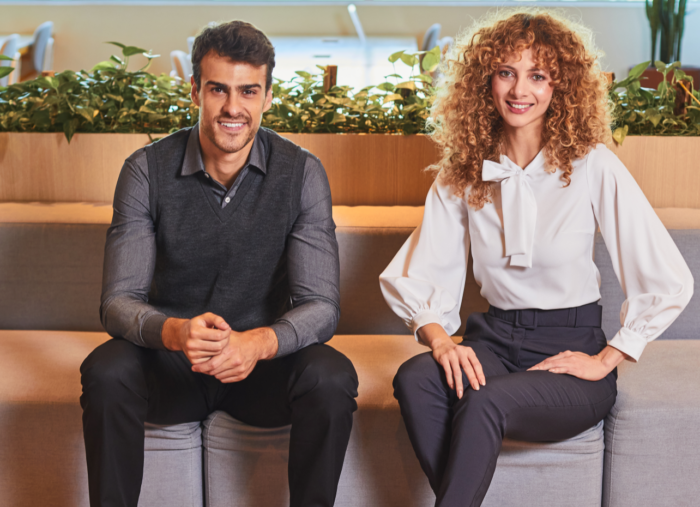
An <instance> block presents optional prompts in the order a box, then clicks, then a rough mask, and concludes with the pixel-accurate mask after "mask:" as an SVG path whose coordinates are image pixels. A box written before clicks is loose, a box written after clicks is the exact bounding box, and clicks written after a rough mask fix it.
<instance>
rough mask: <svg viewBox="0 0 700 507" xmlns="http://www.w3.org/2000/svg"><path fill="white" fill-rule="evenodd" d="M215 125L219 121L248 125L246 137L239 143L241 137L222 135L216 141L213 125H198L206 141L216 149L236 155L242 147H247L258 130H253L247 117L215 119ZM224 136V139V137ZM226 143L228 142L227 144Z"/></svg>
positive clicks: (251, 123)
mask: <svg viewBox="0 0 700 507" xmlns="http://www.w3.org/2000/svg"><path fill="white" fill-rule="evenodd" d="M214 121H216V122H217V123H218V122H219V121H224V122H225V123H235V122H236V121H244V122H245V123H246V125H248V127H249V128H248V129H247V131H248V135H247V137H246V138H245V140H244V141H242V142H241V141H240V139H241V136H240V135H237V136H235V137H229V136H225V134H224V135H222V138H223V139H217V138H216V132H215V130H214V125H212V124H210V123H206V122H205V123H200V128H201V129H202V132H203V133H204V135H205V136H207V139H209V141H211V143H212V144H213V145H214V146H216V147H217V148H218V149H220V150H221V151H223V152H224V153H236V152H238V151H240V150H242V149H243V147H244V146H247V145H248V143H249V142H250V141H252V140H253V138H255V134H257V132H258V129H257V128H253V127H252V125H253V122H252V121H251V118H249V117H238V118H230V119H229V118H217V119H216V120H214ZM224 136H225V137H224ZM227 141H228V142H227Z"/></svg>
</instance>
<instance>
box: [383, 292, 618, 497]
mask: <svg viewBox="0 0 700 507" xmlns="http://www.w3.org/2000/svg"><path fill="white" fill-rule="evenodd" d="M596 306H597V305H596ZM586 307H588V308H584V307H579V308H578V309H577V308H572V309H566V310H557V312H565V313H563V314H562V313H559V318H558V319H556V318H555V319H549V321H550V322H548V323H545V324H552V323H554V324H564V325H554V326H550V325H538V324H537V317H536V316H534V315H535V313H537V312H536V311H530V310H523V311H522V312H520V313H518V314H516V313H515V312H512V313H510V312H503V311H502V310H498V309H495V308H493V307H492V308H491V309H490V310H489V313H486V314H481V313H475V314H472V315H471V316H470V317H469V319H468V321H467V327H466V333H465V337H464V341H463V342H462V343H461V345H465V346H468V347H472V348H473V349H474V352H475V353H476V356H477V358H478V359H479V361H480V363H481V365H482V367H483V369H484V375H485V376H486V385H485V386H482V387H481V388H480V389H479V390H478V391H474V390H473V389H472V388H471V387H468V386H469V382H468V380H467V377H466V374H464V372H462V373H463V374H462V377H463V381H464V386H465V390H464V395H463V396H462V399H458V398H457V395H456V393H455V391H454V390H452V389H450V388H449V386H448V385H447V381H446V379H445V372H444V370H443V368H442V367H441V366H440V365H439V364H438V363H437V362H436V361H435V360H434V359H433V357H432V354H431V353H425V354H420V355H418V356H415V357H413V358H412V359H410V360H408V361H407V362H405V363H404V364H403V365H402V366H401V367H400V368H399V371H398V373H397V374H396V377H395V378H394V396H395V397H396V398H397V400H398V401H399V405H400V407H401V414H402V415H403V418H404V421H405V423H406V429H407V430H408V435H409V438H410V440H411V444H412V445H413V449H414V451H415V453H416V455H417V457H418V460H419V462H420V465H421V467H422V469H423V471H424V472H425V474H426V475H427V476H428V480H429V481H430V486H431V487H432V489H433V491H434V492H435V495H436V497H437V499H436V504H435V505H436V506H439V507H467V506H469V507H474V506H479V505H481V503H482V501H483V499H484V497H485V496H486V492H487V490H488V488H489V485H490V483H491V479H492V477H493V474H494V471H495V469H496V460H497V458H498V454H499V452H500V450H501V445H502V441H503V438H504V437H509V438H513V439H516V440H523V441H530V442H553V441H558V440H565V439H568V438H571V437H574V436H575V435H578V434H579V433H581V432H582V431H585V430H586V429H588V428H590V427H592V426H594V425H595V424H597V423H598V422H599V421H601V420H602V419H603V418H604V417H605V416H606V415H607V413H608V412H609V411H610V409H611V408H612V406H613V404H614V403H615V397H616V395H617V388H616V378H617V372H616V371H613V372H611V373H610V374H609V375H608V376H607V377H605V378H604V379H602V380H599V381H597V382H591V381H588V380H582V379H579V378H577V377H573V376H571V375H563V374H556V373H550V372H547V371H530V372H528V371H525V370H527V369H528V368H530V367H531V366H534V365H535V364H537V363H539V362H541V361H543V360H544V359H545V358H547V357H549V356H553V355H555V354H558V353H559V352H564V351H566V350H571V351H580V352H585V353H586V354H590V355H594V354H597V353H598V352H600V351H601V350H602V349H603V348H605V346H606V343H607V342H606V340H605V336H604V334H603V332H602V330H601V329H600V319H599V318H595V316H594V317H593V318H591V317H590V315H591V314H593V315H595V314H596V313H597V312H596V311H595V309H593V310H594V311H593V312H591V309H592V308H591V305H586ZM582 309H583V310H587V311H583V310H582ZM528 312H529V313H528ZM567 313H568V315H567ZM577 313H578V317H577ZM496 314H498V315H499V316H500V317H503V318H499V317H497V316H496ZM562 315H563V317H564V318H563V320H562V318H561V317H562ZM545 317H547V316H545ZM504 318H510V320H511V322H509V321H508V320H504ZM539 320H540V321H542V320H543V317H542V314H540V319H539ZM544 320H547V319H546V318H545V319H544ZM523 321H527V322H528V324H529V325H527V326H524V325H522V322H523ZM591 324H593V325H591Z"/></svg>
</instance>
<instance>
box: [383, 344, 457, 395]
mask: <svg viewBox="0 0 700 507" xmlns="http://www.w3.org/2000/svg"><path fill="white" fill-rule="evenodd" d="M444 383H445V381H444V374H443V372H442V370H441V367H440V365H438V364H437V363H436V362H435V359H433V356H432V354H431V353H430V352H426V353H424V354H419V355H417V356H414V357H412V358H411V359H409V360H408V361H406V362H405V363H403V364H402V365H401V366H400V367H399V370H398V371H397V372H396V375H395V376H394V382H393V386H394V397H395V398H396V399H397V400H399V401H401V400H402V399H405V398H406V397H410V396H411V395H412V394H415V393H416V392H418V391H425V390H426V389H428V390H432V389H433V388H435V387H437V386H439V389H440V390H442V388H443V387H444V386H443V384H444Z"/></svg>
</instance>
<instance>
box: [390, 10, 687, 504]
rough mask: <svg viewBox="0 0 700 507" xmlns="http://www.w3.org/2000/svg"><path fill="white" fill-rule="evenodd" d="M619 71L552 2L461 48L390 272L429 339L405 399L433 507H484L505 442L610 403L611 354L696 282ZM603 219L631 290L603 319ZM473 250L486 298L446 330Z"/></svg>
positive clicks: (565, 430)
mask: <svg viewBox="0 0 700 507" xmlns="http://www.w3.org/2000/svg"><path fill="white" fill-rule="evenodd" d="M607 93H608V92H607V82H606V79H605V76H604V75H603V74H602V72H601V71H600V68H599V65H598V62H597V58H596V54H595V53H594V51H593V49H592V44H591V36H590V32H589V31H587V30H585V29H583V28H582V27H580V26H577V25H574V24H573V23H570V22H568V21H566V20H564V19H560V18H558V17H556V16H555V15H553V14H550V13H546V12H542V11H525V12H517V13H515V14H510V15H508V16H501V17H500V18H499V19H497V20H495V21H492V22H490V23H488V24H482V25H481V26H478V27H476V28H474V29H473V30H472V31H471V32H469V33H467V34H466V35H464V36H462V37H461V39H460V40H458V41H457V43H456V44H455V49H454V50H453V52H452V56H451V58H450V59H449V60H448V63H447V65H446V69H445V74H444V77H443V78H442V81H441V83H440V84H439V92H438V97H437V100H436V104H435V106H434V109H433V112H432V113H433V114H432V118H433V119H434V133H433V139H434V140H435V141H436V142H437V144H438V146H439V147H440V148H441V153H442V159H441V160H440V162H438V164H436V166H435V168H434V169H436V170H437V171H438V175H437V178H436V181H435V183H434V184H433V186H432V188H431V190H430V192H429V194H428V197H427V199H426V204H425V214H424V217H423V222H422V225H421V226H420V227H418V228H417V229H416V231H415V232H414V233H413V235H412V236H411V237H410V238H409V239H408V241H407V242H406V243H405V244H404V245H403V247H402V248H401V250H400V251H399V252H398V254H397V255H396V257H395V258H394V259H393V261H392V262H391V264H390V265H389V266H388V267H387V268H386V270H385V271H384V273H382V275H381V276H380V284H381V287H382V291H383V293H384V297H385V298H386V300H387V302H388V303H389V305H390V306H391V308H392V309H393V310H394V312H396V313H397V314H398V315H399V316H401V317H402V318H403V319H404V320H405V321H406V323H407V324H408V325H409V326H410V327H411V328H412V330H413V331H414V333H415V336H416V339H417V340H418V341H419V342H421V343H423V344H425V345H427V346H428V347H430V348H431V349H432V352H428V353H425V354H421V355H419V356H416V357H414V358H412V359H411V360H409V361H407V362H406V363H404V364H403V365H402V366H401V368H400V369H399V371H398V373H397V375H396V378H395V379H394V389H395V396H396V398H397V399H398V401H399V404H400V407H401V413H402V415H403V417H404V420H405V422H406V427H407V429H408V433H409V437H410V439H411V443H412V445H413V448H414V450H415V452H416V455H417V456H418V459H419V461H420V464H421V467H422V468H423V471H424V472H425V474H426V475H427V476H428V479H429V481H430V485H431V487H432V489H433V491H434V492H435V494H436V496H437V501H436V505H437V506H440V507H447V506H450V507H452V506H477V505H480V504H481V502H482V500H483V498H484V496H485V495H486V491H487V489H488V487H489V484H490V482H491V478H492V476H493V473H494V469H495V467H496V459H497V457H498V454H499V451H500V448H501V443H502V440H503V438H504V437H505V436H507V437H511V438H515V439H519V440H527V441H556V440H563V439H567V438H571V437H573V436H575V435H577V434H578V433H580V432H582V431H584V430H586V429H588V428H590V427H592V426H594V425H595V424H597V423H598V422H599V421H601V420H602V419H603V418H604V417H605V416H606V414H607V413H608V411H609V410H610V408H611V407H612V406H613V404H614V402H615V396H616V392H617V391H616V370H615V368H616V366H617V365H618V364H619V363H621V362H622V361H623V360H625V359H627V360H631V361H636V360H637V359H639V357H640V355H641V354H642V351H643V350H644V347H645V346H646V344H647V343H648V342H649V341H651V340H653V339H654V338H656V337H657V336H659V335H660V334H661V333H662V332H663V331H664V330H665V329H666V328H667V327H668V326H669V325H670V324H671V323H672V322H673V320H674V319H675V318H676V317H677V316H678V315H679V313H680V312H681V311H682V309H683V308H684V307H685V306H686V304H687V303H688V301H689V299H690V297H691V295H692V287H693V279H692V276H691V274H690V271H689V270H688V267H687V266H686V264H685V262H684V260H683V258H682V256H681V255H680V253H679V251H678V249H677V248H676V246H675V244H674V243H673V241H672V240H671V238H670V236H669V235H668V233H667V232H666V229H665V228H664V227H663V225H662V224H661V222H660V221H659V219H658V218H657V217H656V215H655V213H654V211H653V209H652V208H651V206H650V205H649V203H648V201H647V200H646V198H645V197H644V195H643V194H642V192H641V190H640V189H639V187H638V186H637V184H636V183H635V181H634V179H633V178H632V177H631V175H630V174H629V172H628V171H627V170H626V169H625V167H624V166H623V165H622V164H621V162H620V161H619V160H618V159H617V157H616V156H615V155H614V154H613V153H612V152H611V151H610V150H609V149H608V148H606V146H605V145H606V144H608V143H609V142H610V138H611V134H610V112H609V111H610V109H609V106H608V99H607ZM598 227H600V230H601V233H602V235H603V238H604V239H605V243H606V245H607V248H608V251H609V252H610V256H611V258H612V262H613V265H614V268H615V272H616V273H617V275H618V278H619V279H620V283H621V284H622V288H623V289H624V290H625V293H626V295H627V300H626V301H625V303H624V304H623V306H622V310H621V313H620V319H621V322H622V328H621V329H620V331H619V332H618V333H617V334H616V335H615V336H614V337H613V338H612V340H611V341H610V342H609V344H608V343H607V342H606V339H605V336H604V335H603V332H602V331H601V329H600V324H601V307H600V306H598V304H597V301H598V300H599V299H600V292H599V273H598V270H597V269H596V266H595V264H594V263H593V259H592V252H593V242H594V236H595V232H596V229H597V228H598ZM470 246H471V250H472V256H473V259H474V264H473V265H474V277H475V279H476V281H477V283H478V284H479V285H480V287H481V294H482V296H483V297H484V298H486V299H487V300H488V302H489V303H490V305H491V307H490V309H489V311H488V313H485V314H472V315H471V316H470V317H469V319H468V321H467V326H466V334H465V336H464V341H462V342H461V343H460V344H459V345H456V344H455V343H454V342H453V341H452V339H451V338H450V335H451V334H452V333H453V332H455V331H456V330H457V329H458V327H459V324H460V319H459V309H460V306H461V298H462V292H463V290H464V281H465V275H466V269H467V257H468V252H469V248H470Z"/></svg>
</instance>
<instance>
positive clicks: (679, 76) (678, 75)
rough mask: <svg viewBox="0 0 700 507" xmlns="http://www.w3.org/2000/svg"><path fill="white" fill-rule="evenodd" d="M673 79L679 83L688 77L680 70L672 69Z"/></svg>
mask: <svg viewBox="0 0 700 507" xmlns="http://www.w3.org/2000/svg"><path fill="white" fill-rule="evenodd" d="M673 77H675V78H676V81H681V80H683V79H685V78H687V77H688V75H687V74H686V73H685V72H683V71H682V70H680V69H673Z"/></svg>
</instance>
